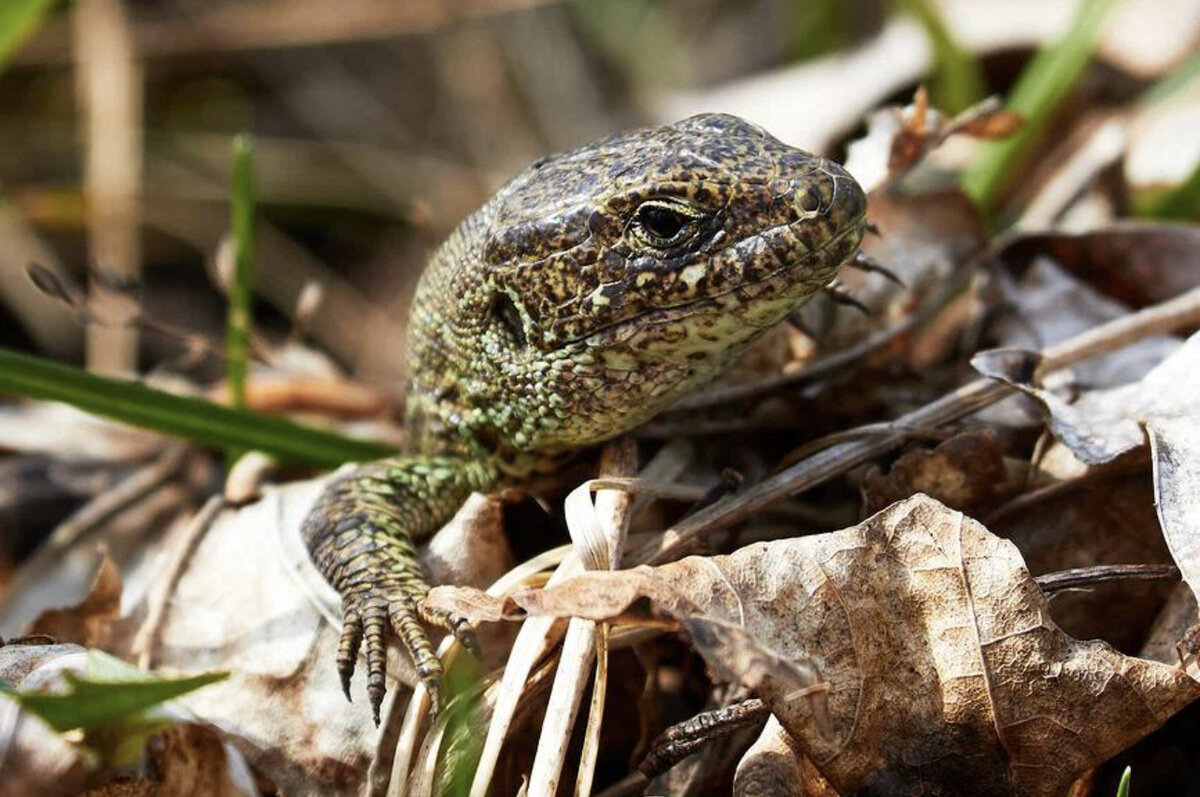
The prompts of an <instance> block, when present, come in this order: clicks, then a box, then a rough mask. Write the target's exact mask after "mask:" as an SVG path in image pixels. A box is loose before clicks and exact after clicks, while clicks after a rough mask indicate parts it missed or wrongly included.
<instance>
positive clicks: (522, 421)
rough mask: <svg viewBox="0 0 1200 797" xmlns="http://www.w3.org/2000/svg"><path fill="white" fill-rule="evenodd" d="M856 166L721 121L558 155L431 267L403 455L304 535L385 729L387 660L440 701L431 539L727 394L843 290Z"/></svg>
mask: <svg viewBox="0 0 1200 797" xmlns="http://www.w3.org/2000/svg"><path fill="white" fill-rule="evenodd" d="M866 208H867V201H866V196H865V195H864V193H863V191H862V189H861V188H860V187H859V185H858V183H857V182H855V180H854V179H853V177H851V176H850V174H849V173H848V172H846V171H845V170H844V169H843V168H842V167H841V166H839V165H838V164H836V163H834V162H833V161H830V160H827V159H825V158H822V157H819V156H816V155H812V154H809V153H807V152H804V151H803V150H800V149H796V148H794V147H791V146H788V145H786V144H783V143H782V142H780V141H778V140H777V139H775V138H774V137H772V136H771V135H770V134H769V133H767V132H766V131H765V130H763V129H762V128H761V127H759V126H757V125H754V124H752V123H749V122H746V121H744V120H742V119H740V118H738V117H735V116H729V115H723V114H702V115H698V116H693V117H690V118H688V119H685V120H683V121H680V122H677V123H675V124H670V125H665V126H659V127H650V128H643V129H638V130H632V131H628V132H624V133H619V134H615V135H612V136H609V137H607V138H604V139H601V140H599V141H597V142H595V143H593V144H590V145H587V146H584V147H582V148H580V149H577V150H574V151H571V152H567V153H565V154H559V155H555V156H550V157H546V158H543V159H541V160H539V161H537V162H535V163H534V164H533V165H532V166H531V167H529V168H528V169H527V170H526V171H525V172H523V173H522V174H520V175H519V176H517V177H515V178H514V179H512V180H511V181H510V182H508V183H507V184H506V185H504V186H503V187H502V188H501V189H500V190H499V191H498V192H497V193H496V194H495V195H494V196H493V197H492V198H491V199H490V200H489V201H487V202H486V203H485V204H484V205H483V206H482V207H481V208H480V209H479V210H477V211H475V212H474V213H473V214H471V215H470V216H468V217H467V218H466V219H465V220H464V221H462V222H461V224H460V225H459V226H458V227H457V228H456V229H455V230H454V232H453V233H451V234H450V236H449V237H448V238H447V239H446V241H445V242H444V243H443V244H442V245H441V246H440V247H439V248H438V249H437V250H436V251H435V252H434V254H433V255H432V256H431V258H430V260H429V262H428V264H427V265H426V268H425V270H424V271H423V272H422V275H421V277H420V279H419V280H418V284H417V288H416V291H415V294H414V298H413V300H412V304H411V306H410V310H409V323H408V329H407V357H408V363H409V381H408V386H407V391H406V401H405V449H404V452H403V453H401V454H399V455H397V456H394V457H391V458H388V459H383V460H379V461H377V462H372V463H367V464H363V465H359V466H357V467H356V468H354V469H353V470H351V471H350V472H349V473H346V474H344V475H341V476H338V477H335V478H334V479H333V480H332V481H331V482H329V483H328V485H327V486H326V487H325V489H324V491H323V492H322V494H321V495H320V497H319V498H318V499H317V500H316V502H315V504H314V505H313V508H312V509H310V510H309V513H308V515H307V516H306V518H305V520H304V522H303V527H302V536H303V537H304V540H305V543H306V544H307V546H308V550H309V553H310V556H311V557H312V559H313V561H314V563H315V564H316V566H317V568H318V570H320V571H321V573H322V574H323V575H324V577H325V578H326V579H327V580H328V581H329V583H330V584H332V585H333V587H334V588H335V589H336V590H337V591H338V593H339V594H340V595H341V597H342V609H343V627H342V631H341V637H340V641H339V644H338V651H337V668H338V672H339V675H340V677H341V683H342V687H343V689H344V691H345V693H346V697H347V699H349V698H350V681H351V676H352V675H353V673H354V670H355V667H356V663H357V661H358V656H359V653H360V650H361V649H362V648H363V647H365V653H366V664H367V694H368V697H369V699H370V702H371V706H372V710H373V713H374V717H375V723H376V724H378V723H379V709H380V705H381V703H382V700H383V698H384V694H385V691H386V686H385V662H386V644H387V639H388V636H389V635H390V634H394V635H395V636H396V637H398V638H399V640H400V641H401V642H402V644H403V646H404V647H405V648H406V649H407V652H408V654H409V655H410V656H411V658H412V661H413V664H414V666H415V668H416V672H417V675H418V676H419V678H420V679H421V680H422V681H423V682H424V683H425V685H426V686H427V688H428V690H429V694H430V696H431V697H432V698H433V700H434V701H435V703H434V704H435V706H436V700H437V694H438V686H439V683H440V678H441V674H442V665H441V662H440V660H439V659H438V657H437V654H436V653H435V652H434V650H433V647H432V645H431V644H430V640H429V637H428V635H427V631H426V625H430V626H434V627H440V628H443V629H446V630H448V631H449V632H451V633H453V634H454V635H455V636H456V637H457V638H458V639H459V640H460V641H462V642H463V643H464V645H465V646H466V647H467V648H468V649H469V650H471V651H472V652H477V648H476V646H475V643H474V636H473V631H472V629H471V626H470V624H469V623H468V622H467V621H466V620H465V619H463V618H460V617H455V616H450V615H445V614H437V613H435V612H432V611H430V610H428V609H426V608H424V607H423V605H422V600H423V598H424V597H425V595H426V593H427V592H428V590H429V587H428V585H427V584H426V581H425V578H424V576H423V573H422V570H421V566H420V563H419V562H418V559H417V550H416V544H417V543H418V542H419V541H421V540H422V539H424V538H426V537H428V536H430V535H431V534H432V533H433V532H435V531H436V530H437V529H438V528H440V527H441V526H442V525H443V524H445V523H446V522H447V521H448V520H449V519H450V518H451V517H452V516H453V515H454V514H455V512H456V511H457V510H458V509H459V508H460V507H461V505H462V504H463V502H464V501H465V500H466V498H467V497H468V496H469V495H470V494H471V493H472V492H473V491H488V490H490V489H493V488H495V487H497V486H498V485H502V484H504V483H506V482H512V481H516V480H519V479H520V478H521V477H522V476H523V475H528V474H529V473H531V472H532V471H533V469H534V468H536V467H538V465H539V463H542V464H544V463H547V462H554V461H556V459H557V461H561V458H562V457H563V456H566V455H569V452H571V451H575V450H579V449H581V448H584V447H587V446H592V445H595V444H597V443H600V442H603V441H605V440H609V439H612V438H614V437H617V436H619V435H621V434H623V433H625V432H627V431H629V430H631V429H633V428H635V427H636V426H638V425H639V424H641V423H643V422H645V421H647V420H649V419H650V418H652V417H653V416H654V415H655V414H657V413H659V412H660V411H662V410H664V409H666V408H667V407H669V406H670V405H671V403H672V402H674V401H675V400H676V399H677V398H679V397H681V396H682V395H683V394H685V393H687V392H689V391H691V390H694V389H696V388H697V387H699V386H701V385H703V384H705V383H707V382H709V381H711V380H712V379H714V378H715V377H716V376H717V375H718V374H719V373H720V372H721V371H722V370H723V369H724V368H725V367H726V366H727V365H729V364H730V363H731V362H732V361H733V360H734V359H735V358H737V357H738V355H739V354H741V353H742V352H743V351H745V350H746V348H747V347H749V346H750V344H752V343H753V342H754V341H755V340H756V339H757V338H758V337H759V336H760V335H762V334H763V333H764V332H765V331H766V330H768V329H770V328H771V327H773V326H774V325H776V324H778V323H779V322H780V321H782V320H783V319H785V318H786V317H787V316H788V315H789V314H791V313H792V312H793V311H795V310H796V309H797V308H798V307H799V306H800V305H801V304H803V303H804V302H805V301H806V300H808V299H809V298H810V297H812V296H813V295H814V294H816V293H818V292H819V291H821V290H822V289H825V288H827V287H828V286H829V284H830V283H831V282H832V281H833V279H834V277H835V276H836V273H837V271H838V268H839V266H840V265H841V264H843V263H845V262H847V261H848V260H849V259H850V258H851V257H852V256H853V255H854V254H855V253H856V252H857V249H858V246H859V243H860V241H861V239H862V236H863V234H864V231H865V230H866V229H867V227H868V225H867V221H866Z"/></svg>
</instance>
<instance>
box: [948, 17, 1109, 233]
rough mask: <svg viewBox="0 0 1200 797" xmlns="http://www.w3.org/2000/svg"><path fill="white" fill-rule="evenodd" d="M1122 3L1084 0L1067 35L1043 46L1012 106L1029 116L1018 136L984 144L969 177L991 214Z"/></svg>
mask: <svg viewBox="0 0 1200 797" xmlns="http://www.w3.org/2000/svg"><path fill="white" fill-rule="evenodd" d="M1116 3H1117V0H1084V1H1083V2H1082V3H1081V4H1080V6H1079V8H1078V10H1077V11H1076V13H1075V18H1074V19H1073V20H1072V21H1071V24H1070V26H1069V27H1068V33H1067V35H1066V36H1065V37H1064V38H1063V39H1062V40H1061V41H1058V42H1056V43H1053V44H1048V45H1046V46H1043V47H1042V49H1041V50H1039V51H1038V53H1037V55H1035V56H1034V57H1033V60H1031V61H1030V62H1029V65H1028V66H1027V67H1026V68H1025V71H1024V72H1022V73H1021V77H1020V78H1019V79H1018V80H1017V85H1016V86H1014V87H1013V90H1012V94H1011V96H1010V97H1009V99H1008V107H1009V108H1010V109H1012V110H1014V111H1016V112H1017V113H1019V114H1021V115H1022V116H1023V117H1024V118H1025V126H1024V127H1023V128H1022V129H1021V131H1020V132H1019V133H1017V134H1016V135H1015V136H1011V137H1009V138H1007V139H1005V140H1003V141H996V142H991V143H988V144H984V145H983V150H982V151H981V152H980V157H979V158H978V160H976V162H975V163H974V164H973V165H972V167H971V168H970V169H969V170H968V171H967V172H966V174H964V175H963V189H964V190H965V191H966V192H967V194H968V195H969V196H970V197H971V198H972V199H974V200H975V202H976V204H978V205H979V207H980V208H982V209H983V210H984V211H985V212H990V211H991V210H992V209H993V208H994V206H995V204H996V200H997V199H998V197H999V195H1000V192H1001V191H1002V190H1003V189H1004V187H1005V186H1006V185H1007V184H1008V181H1009V179H1010V178H1011V176H1012V175H1013V174H1014V173H1015V172H1016V170H1017V168H1018V167H1019V166H1020V164H1021V161H1022V158H1023V157H1024V155H1025V154H1026V152H1027V151H1028V150H1027V148H1028V147H1029V146H1030V144H1031V143H1032V142H1034V141H1035V140H1037V139H1038V138H1039V137H1040V135H1041V133H1042V132H1043V131H1044V130H1045V128H1046V126H1047V125H1048V124H1049V122H1050V119H1051V117H1052V116H1053V114H1054V111H1055V110H1056V109H1057V108H1058V106H1059V104H1060V103H1061V102H1062V100H1063V98H1065V97H1066V96H1067V94H1068V93H1069V92H1070V90H1071V88H1072V87H1073V86H1074V85H1075V81H1076V80H1077V79H1078V78H1079V76H1080V75H1081V74H1083V70H1084V69H1085V68H1086V67H1087V65H1088V62H1089V61H1090V60H1091V58H1092V55H1093V53H1095V51H1096V47H1097V45H1098V44H1099V41H1100V27H1101V25H1102V23H1103V22H1104V19H1105V18H1106V17H1107V16H1108V12H1109V10H1110V9H1111V8H1112V7H1113V6H1114V5H1116Z"/></svg>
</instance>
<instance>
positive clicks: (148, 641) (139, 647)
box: [132, 495, 227, 670]
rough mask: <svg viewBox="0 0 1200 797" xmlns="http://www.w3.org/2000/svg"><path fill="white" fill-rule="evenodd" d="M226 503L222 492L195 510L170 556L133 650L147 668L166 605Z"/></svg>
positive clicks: (151, 664) (151, 658) (142, 665)
mask: <svg viewBox="0 0 1200 797" xmlns="http://www.w3.org/2000/svg"><path fill="white" fill-rule="evenodd" d="M226 505H227V504H226V501H225V498H224V497H223V496H220V495H214V496H212V497H211V498H209V499H208V501H207V502H206V503H205V504H204V506H203V507H202V508H201V509H200V511H199V512H197V513H196V516H195V517H194V518H192V521H191V522H190V523H189V524H188V526H187V529H186V530H185V531H184V532H183V535H182V539H181V540H180V541H179V545H178V546H177V547H176V549H175V553H174V555H173V556H172V557H171V563H170V564H169V565H168V566H167V570H166V572H165V573H164V574H163V578H162V585H161V586H160V587H159V590H158V592H157V593H156V594H155V596H154V600H153V602H151V604H150V611H149V612H148V613H147V615H146V620H145V622H143V623H142V627H141V628H139V629H138V632H137V636H135V637H134V639H133V644H132V652H133V654H134V655H135V656H137V665H138V666H139V667H141V668H142V669H144V670H148V669H150V668H151V667H152V666H153V656H154V648H155V646H156V645H157V644H158V634H159V632H160V631H161V630H162V625H163V620H164V619H165V618H166V616H167V607H169V606H170V605H171V595H172V594H173V593H174V592H175V586H176V585H177V584H178V583H179V579H180V578H181V577H182V576H183V573H184V571H185V570H186V569H187V563H188V560H189V559H191V557H192V554H193V553H194V552H195V550H196V546H198V545H199V544H200V540H202V539H204V535H205V534H207V533H208V530H209V529H210V528H212V524H213V521H215V520H216V519H217V515H219V514H220V513H221V510H222V509H224V508H225V507H226Z"/></svg>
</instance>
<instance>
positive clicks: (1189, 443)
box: [972, 333, 1200, 591]
mask: <svg viewBox="0 0 1200 797" xmlns="http://www.w3.org/2000/svg"><path fill="white" fill-rule="evenodd" d="M972 362H973V363H974V364H975V366H976V367H977V368H978V369H979V370H980V371H981V372H982V373H984V374H986V375H988V376H991V377H994V378H996V379H1000V380H1002V381H1005V382H1007V383H1009V384H1011V385H1013V386H1014V387H1016V388H1018V389H1020V390H1022V391H1023V392H1024V393H1026V394H1027V395H1029V396H1031V397H1032V398H1034V399H1035V400H1037V401H1038V402H1039V404H1040V405H1041V406H1042V407H1043V409H1044V410H1045V412H1046V413H1047V414H1048V415H1049V420H1048V423H1049V426H1050V430H1051V431H1052V432H1053V433H1054V435H1055V436H1056V437H1057V438H1058V439H1059V440H1061V441H1062V442H1063V443H1064V444H1066V445H1067V446H1068V447H1069V448H1070V449H1071V451H1072V452H1074V454H1075V455H1076V456H1077V457H1079V459H1081V460H1082V461H1083V462H1085V463H1088V464H1102V463H1105V462H1111V461H1112V460H1114V459H1116V458H1117V457H1118V456H1120V455H1121V454H1123V453H1125V452H1126V451H1130V450H1132V449H1134V448H1137V447H1139V446H1141V445H1142V444H1143V443H1144V442H1146V441H1147V440H1148V441H1149V443H1150V449H1151V453H1152V461H1153V464H1154V489H1155V505H1156V506H1157V507H1158V517H1159V522H1160V524H1161V525H1162V530H1163V535H1164V536H1165V537H1166V540H1167V545H1168V547H1169V548H1170V549H1171V555H1172V557H1173V558H1174V559H1175V563H1176V564H1177V565H1178V566H1179V570H1180V572H1182V574H1183V578H1184V580H1185V581H1187V583H1188V584H1189V585H1190V586H1191V587H1192V590H1193V591H1197V590H1200V537H1198V535H1197V533H1196V529H1198V528H1200V402H1198V401H1197V399H1196V396H1197V395H1200V333H1197V334H1195V335H1192V337H1191V338H1189V339H1188V340H1187V342H1186V343H1184V345H1183V346H1182V347H1181V348H1180V349H1179V350H1178V351H1176V352H1175V353H1174V354H1172V355H1171V356H1170V357H1168V358H1167V359H1165V360H1163V362H1162V363H1160V364H1159V365H1158V366H1157V367H1156V368H1154V369H1153V370H1152V371H1150V373H1148V374H1146V376H1145V377H1143V378H1142V379H1141V381H1138V382H1135V383H1133V384H1129V385H1124V386H1122V387H1118V388H1113V389H1111V390H1095V391H1092V392H1089V393H1085V394H1083V395H1082V396H1081V397H1080V398H1079V400H1078V401H1076V402H1075V403H1073V404H1068V403H1067V402H1066V401H1064V400H1063V399H1061V398H1059V397H1058V396H1057V395H1055V394H1054V393H1052V392H1050V391H1048V390H1045V389H1042V388H1040V387H1037V386H1035V385H1034V384H1033V379H1034V377H1035V376H1036V374H1037V367H1038V357H1037V355H1034V354H1031V353H1028V352H1017V351H1011V350H1010V351H996V352H984V353H983V354H980V355H977V356H976V357H975V359H974V360H973V361H972Z"/></svg>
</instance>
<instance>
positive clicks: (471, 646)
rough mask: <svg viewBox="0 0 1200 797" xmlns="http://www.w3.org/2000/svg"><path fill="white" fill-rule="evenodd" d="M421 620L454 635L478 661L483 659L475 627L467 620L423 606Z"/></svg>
mask: <svg viewBox="0 0 1200 797" xmlns="http://www.w3.org/2000/svg"><path fill="white" fill-rule="evenodd" d="M421 619H423V620H424V621H425V622H426V623H428V624H429V625H432V626H434V627H436V628H444V629H446V630H447V631H449V632H450V633H451V634H454V638H455V639H457V640H458V643H459V644H460V645H462V646H463V647H464V648H466V650H467V652H468V653H470V654H471V655H472V656H474V657H475V658H477V659H481V658H483V648H481V647H480V645H479V638H478V637H477V636H475V627H474V626H472V625H471V621H470V620H468V619H467V618H465V617H460V616H459V615H457V614H452V613H450V612H447V611H443V610H440V609H429V608H427V607H426V606H425V605H424V604H421Z"/></svg>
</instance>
